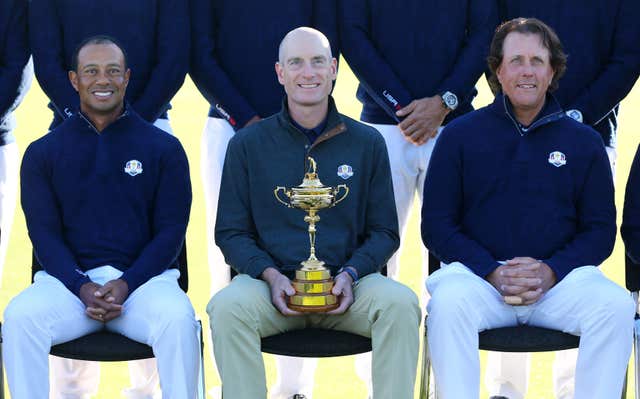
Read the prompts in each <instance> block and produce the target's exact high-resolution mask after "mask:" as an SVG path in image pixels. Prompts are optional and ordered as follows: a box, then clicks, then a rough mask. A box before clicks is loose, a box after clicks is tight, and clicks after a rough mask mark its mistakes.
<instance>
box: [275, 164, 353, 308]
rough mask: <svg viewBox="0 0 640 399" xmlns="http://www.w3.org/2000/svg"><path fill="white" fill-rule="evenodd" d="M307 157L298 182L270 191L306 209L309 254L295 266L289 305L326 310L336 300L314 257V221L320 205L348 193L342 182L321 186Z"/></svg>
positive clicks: (334, 305) (325, 273)
mask: <svg viewBox="0 0 640 399" xmlns="http://www.w3.org/2000/svg"><path fill="white" fill-rule="evenodd" d="M307 159H308V160H309V169H308V170H307V173H305V175H304V179H303V180H302V184H300V185H299V186H297V187H291V188H286V187H276V189H275V190H273V193H274V194H275V196H276V199H277V200H278V201H280V202H281V203H283V204H284V205H286V206H287V207H289V208H298V209H302V210H303V211H306V212H307V215H306V216H305V217H304V221H305V222H307V223H309V242H310V244H311V250H310V255H309V259H307V260H305V261H303V262H302V263H301V264H302V267H301V268H300V269H298V270H296V278H295V279H294V280H293V287H294V288H295V290H296V293H295V295H293V296H291V297H289V308H290V309H292V310H297V311H299V312H327V311H329V310H332V309H335V308H337V307H338V300H337V298H336V296H335V295H333V294H332V293H331V289H332V288H333V279H332V278H331V273H330V272H329V270H327V268H325V267H324V262H323V261H321V260H319V259H318V258H316V246H315V243H316V223H317V222H318V221H320V217H319V216H318V215H317V212H318V211H319V210H320V209H324V208H331V207H333V206H335V205H336V204H337V203H338V202H340V201H342V200H343V199H345V197H346V196H347V194H349V187H347V186H346V185H345V184H340V185H338V186H336V187H325V186H323V185H322V183H321V182H320V179H319V178H318V174H317V173H316V161H314V159H313V158H311V157H308V158H307ZM340 189H343V190H344V194H343V195H342V197H340V198H338V193H339V192H340ZM280 191H282V192H284V194H285V195H286V196H287V201H283V200H282V199H281V198H280V196H279V192H280Z"/></svg>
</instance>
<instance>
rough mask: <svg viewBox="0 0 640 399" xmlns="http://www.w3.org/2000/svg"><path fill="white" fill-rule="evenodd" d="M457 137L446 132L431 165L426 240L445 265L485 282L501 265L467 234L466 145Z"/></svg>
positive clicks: (425, 208) (424, 223) (425, 205)
mask: <svg viewBox="0 0 640 399" xmlns="http://www.w3.org/2000/svg"><path fill="white" fill-rule="evenodd" d="M453 133H454V132H453V131H451V128H445V129H444V130H443V131H442V133H441V135H440V138H439V139H438V141H436V145H435V148H434V149H433V154H432V155H431V160H430V161H429V167H428V169H427V177H426V179H425V183H424V196H423V199H422V226H421V232H422V240H423V241H424V244H425V246H426V247H427V248H428V249H429V251H432V252H433V254H434V255H435V256H436V257H437V258H438V259H440V260H441V261H442V262H444V263H451V262H461V263H462V264H464V265H465V266H467V267H468V268H469V269H471V270H472V271H473V272H474V273H475V274H477V275H478V276H480V277H483V278H484V277H485V276H487V275H488V274H489V273H491V272H492V271H493V270H494V269H495V268H497V267H498V266H500V264H499V263H498V261H497V260H496V259H494V257H493V255H492V254H491V253H490V252H489V251H488V250H487V249H486V248H484V247H483V246H482V245H480V244H479V243H478V242H477V241H475V240H473V239H472V238H470V237H468V236H467V235H466V234H465V233H464V231H463V227H462V219H463V215H464V200H463V196H464V192H463V188H462V184H463V179H464V176H463V168H462V145H461V143H460V140H459V139H457V138H456V137H454V134H453Z"/></svg>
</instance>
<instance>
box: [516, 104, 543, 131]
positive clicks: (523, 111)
mask: <svg viewBox="0 0 640 399" xmlns="http://www.w3.org/2000/svg"><path fill="white" fill-rule="evenodd" d="M543 107H544V102H543V103H542V104H540V105H538V106H536V107H531V108H530V107H519V108H516V107H513V104H512V109H513V116H515V118H516V120H517V121H518V122H519V123H520V124H521V125H522V126H529V125H531V124H532V123H533V121H534V120H535V119H536V117H537V116H538V114H539V113H540V111H541V110H542V108H543Z"/></svg>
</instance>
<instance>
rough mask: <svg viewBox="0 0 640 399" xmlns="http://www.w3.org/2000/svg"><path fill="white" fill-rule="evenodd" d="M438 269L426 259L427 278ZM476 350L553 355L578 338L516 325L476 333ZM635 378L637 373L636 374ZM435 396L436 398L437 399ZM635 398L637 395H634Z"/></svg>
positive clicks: (425, 383)
mask: <svg viewBox="0 0 640 399" xmlns="http://www.w3.org/2000/svg"><path fill="white" fill-rule="evenodd" d="M439 268H440V262H439V261H438V260H437V258H434V260H432V258H430V259H429V275H431V273H433V272H435V271H436V270H438V269H439ZM427 317H429V315H427V316H425V318H424V343H423V345H424V346H423V348H422V366H421V370H420V379H421V383H420V396H419V398H420V399H427V397H428V395H429V383H430V374H431V357H430V354H429V347H428V346H429V345H428V340H427ZM479 340H480V342H479V349H481V350H488V351H496V352H553V351H559V350H564V349H573V348H577V347H578V345H579V344H580V337H578V336H575V335H571V334H567V333H564V332H562V331H558V330H552V329H548V328H542V327H533V326H515V327H503V328H493V329H490V330H485V331H482V332H481V333H479ZM636 375H637V373H636ZM626 392H627V379H626V376H625V382H624V388H623V391H622V399H624V398H625V397H626ZM437 396H438V395H437V393H436V394H435V398H436V399H437ZM636 398H637V396H636Z"/></svg>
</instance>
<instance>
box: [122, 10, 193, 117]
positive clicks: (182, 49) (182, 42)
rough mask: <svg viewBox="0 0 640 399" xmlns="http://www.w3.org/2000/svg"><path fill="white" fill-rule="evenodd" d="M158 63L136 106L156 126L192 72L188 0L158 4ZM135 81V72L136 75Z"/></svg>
mask: <svg viewBox="0 0 640 399" xmlns="http://www.w3.org/2000/svg"><path fill="white" fill-rule="evenodd" d="M158 7H159V10H158V19H157V21H156V24H157V27H156V41H155V42H156V45H155V49H149V51H155V54H154V56H153V57H150V58H151V59H155V60H156V64H155V65H154V67H153V69H152V71H151V76H149V80H148V81H147V82H146V85H145V88H144V90H143V91H142V93H141V94H140V96H139V97H138V99H137V100H136V101H135V102H134V103H133V104H132V106H133V108H134V109H135V110H136V112H137V113H138V114H140V116H142V117H143V118H144V119H145V120H147V121H148V122H150V123H153V122H154V121H155V120H156V119H158V117H160V116H161V115H162V113H163V112H164V111H165V106H166V105H167V104H168V103H169V102H170V101H171V99H172V98H173V96H174V95H175V94H176V93H177V92H178V90H179V89H180V87H181V86H182V83H184V78H185V76H186V75H187V71H188V69H189V46H190V40H189V39H190V38H189V9H188V5H187V2H186V1H184V0H162V1H159V2H158ZM133 74H134V75H133V76H134V79H135V71H134V72H133Z"/></svg>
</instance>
